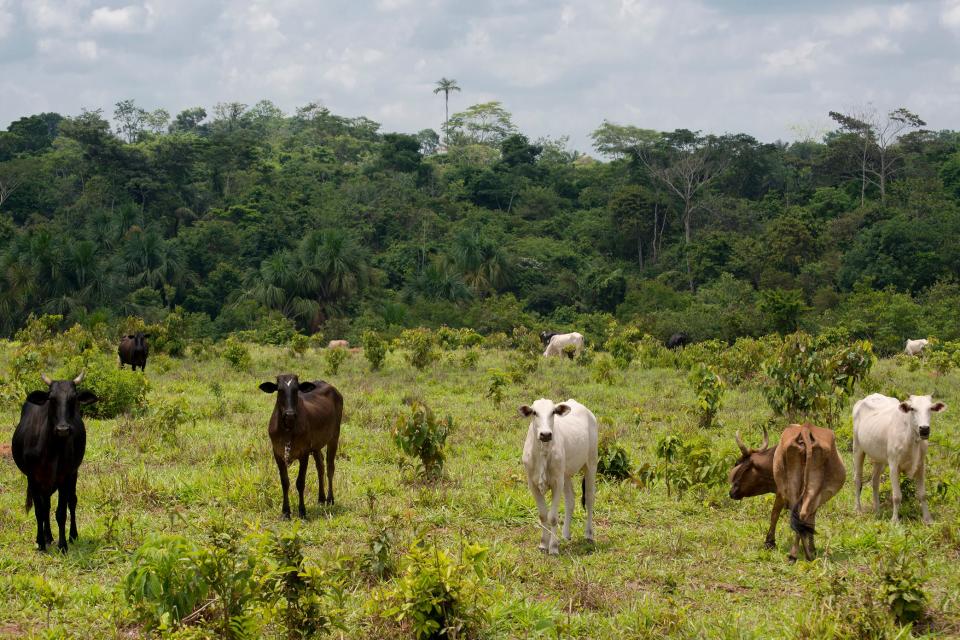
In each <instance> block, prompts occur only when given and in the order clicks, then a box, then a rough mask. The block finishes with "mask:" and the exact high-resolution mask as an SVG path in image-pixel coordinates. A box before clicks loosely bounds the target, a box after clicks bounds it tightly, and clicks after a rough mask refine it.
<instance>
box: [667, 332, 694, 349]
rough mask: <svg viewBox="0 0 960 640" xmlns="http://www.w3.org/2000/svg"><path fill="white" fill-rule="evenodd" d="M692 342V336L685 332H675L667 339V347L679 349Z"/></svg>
mask: <svg viewBox="0 0 960 640" xmlns="http://www.w3.org/2000/svg"><path fill="white" fill-rule="evenodd" d="M689 343H690V336H688V335H687V334H685V333H675V334H673V335H672V336H670V339H669V340H667V349H679V348H680V347H682V346H684V345H687V344H689Z"/></svg>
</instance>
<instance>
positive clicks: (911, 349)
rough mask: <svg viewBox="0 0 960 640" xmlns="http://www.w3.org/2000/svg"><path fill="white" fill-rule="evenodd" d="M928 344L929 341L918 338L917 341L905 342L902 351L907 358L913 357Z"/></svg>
mask: <svg viewBox="0 0 960 640" xmlns="http://www.w3.org/2000/svg"><path fill="white" fill-rule="evenodd" d="M928 344H930V341H929V340H926V339H924V338H920V339H919V340H907V342H906V344H904V346H903V351H904V353H906V354H907V355H908V356H915V355H917V354H919V353H920V352H921V351H923V348H924V347H925V346H927V345H928Z"/></svg>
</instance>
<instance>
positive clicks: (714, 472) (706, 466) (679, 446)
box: [648, 434, 727, 498]
mask: <svg viewBox="0 0 960 640" xmlns="http://www.w3.org/2000/svg"><path fill="white" fill-rule="evenodd" d="M712 451H713V449H712V447H711V446H710V445H709V444H707V443H705V442H703V441H700V440H695V441H693V442H687V441H684V440H683V438H681V437H680V436H678V435H672V434H671V435H667V436H664V437H663V438H661V439H660V440H659V441H658V442H657V449H656V454H657V459H658V463H657V465H656V467H655V468H654V469H653V470H652V471H651V472H650V473H649V474H648V475H649V477H650V478H651V479H656V480H662V481H663V483H664V485H665V486H666V487H667V496H670V495H671V493H672V492H673V491H675V492H676V494H677V498H681V497H683V494H684V492H685V491H688V490H690V489H692V488H695V487H707V488H709V487H714V486H718V485H720V484H723V483H724V482H726V472H727V464H726V462H727V461H725V460H723V459H722V458H720V457H718V458H716V459H714V458H713V455H712Z"/></svg>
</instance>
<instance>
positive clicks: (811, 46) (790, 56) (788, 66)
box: [760, 40, 824, 75]
mask: <svg viewBox="0 0 960 640" xmlns="http://www.w3.org/2000/svg"><path fill="white" fill-rule="evenodd" d="M823 46H824V45H823V43H822V42H813V41H810V40H807V41H805V42H801V43H799V44H797V45H795V46H792V47H787V48H784V49H778V50H777V51H772V52H770V53H764V54H763V55H761V56H760V59H761V60H763V63H764V68H765V69H766V71H767V72H768V73H771V74H773V75H780V74H789V73H809V72H811V71H814V70H816V68H817V65H818V60H817V54H818V52H820V51H822V50H823Z"/></svg>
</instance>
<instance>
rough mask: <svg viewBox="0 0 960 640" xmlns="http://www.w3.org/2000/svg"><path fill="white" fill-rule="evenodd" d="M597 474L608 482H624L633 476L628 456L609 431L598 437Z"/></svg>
mask: <svg viewBox="0 0 960 640" xmlns="http://www.w3.org/2000/svg"><path fill="white" fill-rule="evenodd" d="M597 454H598V459H597V473H598V474H599V475H600V476H601V477H604V478H607V479H610V480H626V479H627V478H629V477H631V476H632V475H633V464H632V463H631V462H630V455H629V454H628V453H627V450H626V449H624V448H623V445H621V444H620V443H619V442H617V440H616V438H615V437H614V436H613V435H610V433H609V431H605V432H604V433H603V434H602V435H601V436H600V442H599V443H598V446H597Z"/></svg>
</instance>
